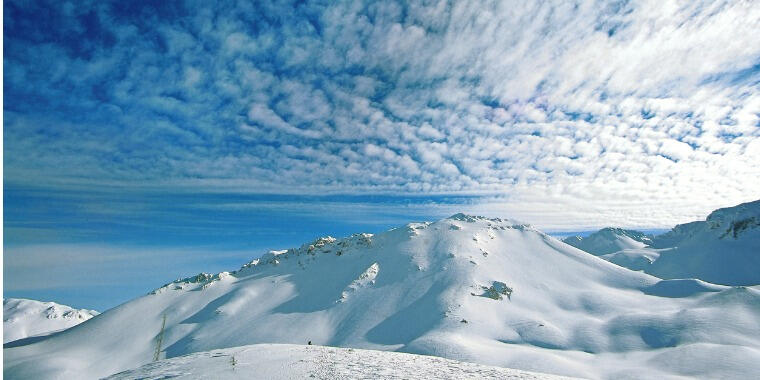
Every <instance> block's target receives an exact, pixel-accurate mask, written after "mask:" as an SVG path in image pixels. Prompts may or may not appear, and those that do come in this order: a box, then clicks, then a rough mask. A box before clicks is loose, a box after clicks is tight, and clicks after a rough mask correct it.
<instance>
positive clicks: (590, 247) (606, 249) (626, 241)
mask: <svg viewBox="0 0 760 380" xmlns="http://www.w3.org/2000/svg"><path fill="white" fill-rule="evenodd" d="M563 241H564V242H565V243H566V244H569V245H572V246H573V247H576V248H579V249H582V250H584V251H586V252H588V253H590V254H592V255H596V256H601V255H606V254H609V253H613V252H617V251H621V250H623V249H635V248H643V247H646V246H648V245H650V244H652V236H651V235H647V234H645V233H643V232H640V231H635V230H625V229H622V228H612V227H607V228H603V229H601V230H599V231H597V232H594V233H593V234H591V235H589V236H587V237H585V238H583V237H580V236H570V237H568V238H565V239H564V240H563Z"/></svg>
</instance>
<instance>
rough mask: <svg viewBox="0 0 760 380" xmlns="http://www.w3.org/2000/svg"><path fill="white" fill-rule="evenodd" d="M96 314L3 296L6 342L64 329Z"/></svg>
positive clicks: (94, 312)
mask: <svg viewBox="0 0 760 380" xmlns="http://www.w3.org/2000/svg"><path fill="white" fill-rule="evenodd" d="M96 315H98V312H97V311H95V310H86V309H79V310H78V309H73V308H71V307H69V306H66V305H60V304H57V303H55V302H40V301H34V300H27V299H19V298H4V299H3V344H5V343H8V342H13V341H17V340H19V339H24V338H30V337H31V338H34V337H40V336H44V335H48V334H52V333H55V332H57V331H61V330H65V329H67V328H69V327H71V326H75V325H78V324H80V323H82V322H84V321H86V320H88V319H90V318H92V317H94V316H96Z"/></svg>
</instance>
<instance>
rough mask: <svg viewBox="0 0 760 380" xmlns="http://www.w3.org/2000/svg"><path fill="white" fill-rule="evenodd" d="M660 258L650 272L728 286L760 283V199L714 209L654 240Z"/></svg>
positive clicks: (647, 269)
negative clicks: (704, 215)
mask: <svg viewBox="0 0 760 380" xmlns="http://www.w3.org/2000/svg"><path fill="white" fill-rule="evenodd" d="M652 246H653V247H655V248H660V254H659V258H657V260H655V261H654V262H653V263H652V265H651V266H650V267H649V268H646V269H645V270H646V272H647V273H651V274H653V275H655V276H658V277H661V278H684V277H693V278H699V279H702V280H705V281H709V282H714V283H718V284H725V285H757V284H760V201H754V202H749V203H744V204H740V205H738V206H735V207H728V208H722V209H719V210H715V211H713V212H712V213H711V214H710V215H709V216H707V219H706V220H704V221H698V222H691V223H686V224H680V225H678V226H676V227H675V228H673V229H672V230H671V231H670V232H667V233H665V234H662V235H659V236H657V237H655V238H654V239H653V242H652Z"/></svg>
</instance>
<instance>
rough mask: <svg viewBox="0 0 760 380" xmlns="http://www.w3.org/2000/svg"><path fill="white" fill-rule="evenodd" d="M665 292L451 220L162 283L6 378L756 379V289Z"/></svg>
mask: <svg viewBox="0 0 760 380" xmlns="http://www.w3.org/2000/svg"><path fill="white" fill-rule="evenodd" d="M659 283H661V281H660V280H659V279H657V278H654V277H652V276H649V275H647V274H643V273H638V272H633V271H630V270H628V269H625V268H622V267H619V266H617V265H614V264H611V263H609V262H607V261H605V260H602V259H600V258H598V257H595V256H593V255H590V254H588V253H586V252H583V251H581V250H579V249H576V248H574V247H571V246H569V245H567V244H564V243H562V242H561V241H559V240H556V239H554V238H552V237H550V236H548V235H546V234H544V233H542V232H540V231H537V230H535V229H534V228H532V227H531V226H529V225H525V224H521V223H517V222H514V221H510V220H505V219H487V218H483V217H475V216H469V215H463V214H457V215H454V216H452V217H451V218H447V219H443V220H440V221H438V222H434V223H411V224H408V225H406V226H403V227H400V228H396V229H393V230H390V231H387V232H385V233H381V234H377V235H369V234H357V235H353V236H350V237H348V238H345V239H334V238H329V237H328V238H322V239H318V240H316V241H314V242H311V243H307V244H304V245H303V246H301V247H299V248H296V249H288V250H282V251H272V252H270V253H268V254H266V255H264V256H262V257H261V258H260V259H257V260H253V261H252V262H250V263H248V264H246V265H244V266H243V267H241V268H240V269H239V270H237V271H231V272H223V273H220V274H216V275H210V274H201V275H198V276H194V277H190V278H186V279H182V280H178V281H175V282H172V283H169V284H167V285H166V286H163V287H161V288H160V289H157V290H155V291H154V292H151V294H148V295H146V296H143V297H140V298H138V299H135V300H133V301H131V302H128V303H126V304H123V305H121V306H119V307H117V308H114V309H111V310H109V311H107V312H105V313H103V314H102V315H100V316H99V317H98V318H94V319H92V320H90V321H88V322H85V323H83V324H81V325H78V326H76V327H74V328H71V329H69V330H65V331H64V332H62V333H60V334H56V335H55V336H52V337H50V338H49V339H46V340H43V341H40V342H36V343H34V344H29V345H26V346H22V347H14V348H10V349H6V350H5V351H4V353H5V362H4V374H5V376H6V377H7V378H43V379H44V378H53V377H72V378H97V377H102V376H107V375H110V374H113V373H116V372H120V371H123V370H126V369H129V368H134V367H138V366H140V365H143V364H145V363H149V362H151V361H152V360H153V359H154V357H156V356H158V357H159V358H164V357H167V358H171V357H177V356H181V355H185V354H188V353H193V352H204V351H210V350H215V349H221V348H228V347H237V346H243V345H249V344H259V343H294V344H304V343H306V342H308V341H312V342H313V343H314V344H318V345H327V346H342V347H354V348H365V349H376V350H388V351H403V352H408V353H418V354H427V355H435V356H441V357H445V358H451V359H457V360H464V361H471V362H477V363H481V364H486V365H498V366H503V367H511V368H518V369H524V370H533V371H540V372H546V373H554V374H561V375H570V376H578V377H585V378H620V377H633V378H636V377H638V378H662V377H665V376H668V375H675V376H694V375H695V374H696V375H699V376H702V377H722V378H746V377H751V375H752V374H754V373H758V371H760V291H758V289H756V288H730V287H716V286H712V285H709V284H707V285H702V284H700V283H696V284H695V283H690V282H683V283H680V282H666V283H663V284H662V285H659V286H658V284H659ZM681 288H684V289H681ZM156 353H158V355H156ZM726 357H731V358H732V360H731V362H730V363H726V362H725V360H724V358H726Z"/></svg>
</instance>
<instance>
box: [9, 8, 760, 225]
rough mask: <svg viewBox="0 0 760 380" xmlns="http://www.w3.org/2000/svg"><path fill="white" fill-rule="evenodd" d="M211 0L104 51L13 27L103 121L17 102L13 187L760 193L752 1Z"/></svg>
mask: <svg viewBox="0 0 760 380" xmlns="http://www.w3.org/2000/svg"><path fill="white" fill-rule="evenodd" d="M576 5H577V6H576ZM211 6H212V5H211V4H210V3H204V2H201V3H198V4H189V7H190V8H193V9H194V10H195V9H196V8H197V12H195V11H194V12H193V14H195V16H194V17H190V15H187V17H185V18H184V19H183V20H182V21H183V22H180V23H173V22H169V21H163V20H161V19H156V20H154V21H155V22H156V23H158V24H159V25H155V28H153V29H154V30H157V31H159V32H158V34H157V36H156V40H150V39H145V38H143V36H141V31H140V29H139V28H136V27H134V26H131V25H130V24H129V23H128V22H126V21H124V22H122V21H121V20H119V19H118V17H114V18H113V19H112V22H111V24H109V25H106V26H107V27H109V28H110V30H112V31H113V33H114V35H116V36H118V38H117V40H116V42H115V43H114V45H113V46H103V47H100V48H99V49H98V50H97V52H96V53H95V54H94V55H93V57H92V58H90V59H83V58H77V57H73V56H72V55H71V54H69V53H67V50H66V49H67V46H55V45H53V46H50V45H44V44H39V45H32V46H29V47H25V49H26V50H24V51H25V52H20V51H17V50H14V49H13V46H16V45H19V43H16V45H14V43H15V40H14V39H13V38H11V39H10V46H11V50H9V52H10V54H7V56H6V72H7V74H6V86H7V87H9V88H10V89H11V90H14V89H26V88H33V90H31V91H33V92H35V93H37V94H38V96H39V97H40V98H44V99H55V101H56V102H65V101H67V100H66V99H68V98H62V97H61V93H62V91H64V90H63V89H65V88H77V89H79V88H81V89H82V90H81V91H80V92H78V93H76V94H74V95H72V96H70V98H71V99H73V100H71V102H72V103H71V104H69V103H65V104H64V106H62V107H60V108H59V109H67V110H68V109H69V108H70V109H72V110H81V109H85V110H92V109H95V111H92V114H93V115H95V116H93V117H92V118H89V119H77V117H76V116H75V115H80V114H82V113H79V112H74V111H70V112H68V111H67V112H62V113H61V114H50V115H49V116H46V114H45V113H41V112H32V111H34V109H31V110H30V109H29V108H24V107H25V106H20V105H17V104H15V103H11V105H10V109H7V110H6V118H7V120H6V126H5V131H6V141H7V142H8V143H7V144H6V179H7V180H10V181H12V182H22V183H40V182H41V181H42V179H45V180H57V181H74V182H77V181H81V182H84V183H114V182H116V183H152V184H155V185H156V186H164V185H165V186H178V187H180V188H182V187H183V186H192V187H195V186H204V185H205V184H207V183H214V186H219V187H221V188H226V189H235V190H237V189H245V190H246V191H272V189H275V191H276V190H277V189H287V191H290V192H296V193H321V192H325V191H327V192H334V193H336V192H343V193H366V192H376V193H405V194H420V193H462V194H481V195H482V194H486V195H492V196H496V195H499V196H504V197H505V198H503V199H504V201H503V202H504V205H505V206H504V208H503V210H505V212H515V213H520V212H524V213H526V214H525V215H526V216H527V218H525V219H529V220H531V221H533V222H535V223H537V224H540V223H541V222H542V221H544V220H554V218H555V217H554V215H553V213H556V212H559V213H561V214H563V215H570V216H568V217H567V218H565V220H567V223H573V222H575V221H583V220H591V219H594V218H597V220H599V221H602V220H604V221H607V220H611V219H608V217H610V218H611V217H612V216H620V215H625V216H626V218H629V219H630V220H632V221H640V222H647V223H654V224H658V223H670V222H672V221H675V220H683V219H684V218H685V217H686V216H688V215H693V213H690V212H687V211H685V210H686V208H685V206H683V207H681V206H680V205H681V203H679V202H683V204H692V205H694V204H698V205H705V206H704V207H707V206H706V205H722V206H724V205H729V204H733V203H739V202H741V201H746V200H750V199H753V198H757V195H758V193H757V191H756V190H755V189H757V188H760V166H758V165H757V164H756V162H758V161H760V153H759V152H758V149H757V147H756V146H757V141H758V139H760V128H759V127H758V120H759V117H758V114H760V96H759V95H757V93H758V91H757V90H758V85H759V84H758V83H759V82H758V81H757V77H758V74H757V72H758V71H760V69H758V68H757V65H758V57H760V47H759V46H758V44H757V43H756V42H755V41H754V40H755V34H757V33H756V31H757V30H758V29H760V8H758V7H757V6H754V4H752V3H751V2H734V1H717V2H714V1H694V2H688V3H681V2H676V1H666V2H662V1H654V0H652V1H640V2H618V1H584V2H580V3H578V4H569V3H567V4H565V3H562V4H558V3H535V2H519V1H515V2H508V1H504V2H487V1H483V2H467V3H454V4H449V3H446V2H443V1H441V2H430V3H425V4H421V3H415V4H404V3H396V2H386V3H368V4H361V3H360V2H348V3H330V4H327V5H317V4H312V3H309V2H306V3H305V4H303V5H302V6H299V7H298V8H292V7H287V6H281V7H271V8H266V9H263V8H262V9H255V8H256V7H257V6H262V7H264V6H265V5H264V4H247V5H246V6H245V7H242V6H241V7H240V9H239V10H238V11H236V12H219V13H218V14H217V16H215V17H214V18H211V17H209V16H208V14H210V13H213V12H211V10H209V9H207V8H208V7H211ZM249 7H253V8H254V9H249ZM112 17H113V16H112ZM273 20H276V21H273ZM14 38H15V37H14ZM156 41H160V43H159V42H156ZM22 42H23V41H22ZM24 46H26V45H24ZM161 46H164V47H161ZM162 49H165V50H166V51H163V50H162ZM134 52H136V53H134ZM53 56H54V57H56V60H55V62H52V60H50V59H48V57H53ZM125 57H129V59H125ZM49 61H50V62H49ZM30 62H41V63H43V64H44V65H41V66H39V67H38V65H34V66H32V65H30V64H29V63H30ZM33 69H35V70H39V72H42V73H44V75H39V74H36V73H35V72H34V71H33ZM115 73H118V75H116V74H115ZM35 75H37V76H38V77H39V78H38V79H35V78H37V76H35ZM50 78H52V79H53V80H52V81H51V80H50ZM67 86H68V87H67ZM97 86H102V87H105V88H104V89H103V90H102V94H101V95H100V97H101V98H100V99H97V100H93V99H91V98H90V96H91V95H90V92H91V90H90V87H97ZM24 91H26V90H24ZM17 92H23V91H21V90H18V91H17ZM51 101H52V100H51ZM95 104H98V106H97V107H100V108H92V107H95V106H94V105H95ZM103 104H106V105H107V107H109V108H106V106H103ZM66 107H69V108H66ZM116 110H118V112H117V111H116ZM84 114H87V115H89V114H88V113H84ZM30 125H33V126H34V127H29V126H30ZM56 125H66V126H68V127H67V128H62V127H56ZM35 128H36V129H35ZM105 146H107V147H109V148H110V150H109V152H110V153H109V154H103V149H104V148H103V147H105ZM28 152H35V154H31V155H30V154H28ZM663 156H664V157H663ZM62 161H63V162H67V163H70V164H68V165H63V166H62V165H61V162H62ZM179 184H182V185H179ZM188 184H191V185H188ZM280 191H282V190H280ZM621 195H625V197H626V200H627V201H629V202H631V203H632V204H637V205H652V206H651V207H649V206H647V207H644V206H641V207H638V208H633V209H629V208H626V207H624V206H622V205H621V203H620V197H621ZM539 197H545V201H544V202H545V203H546V204H547V206H546V207H538V206H537V204H538V203H539ZM526 200H527V201H526ZM515 202H521V204H529V205H531V208H530V209H526V208H524V207H523V206H519V207H518V205H517V204H516V203H515ZM569 205H571V206H569ZM574 205H582V207H580V206H578V207H576V206H574ZM592 206H593V207H592ZM700 207H701V208H700V210H702V209H703V208H704V207H702V206H700ZM600 208H601V209H603V210H611V211H609V212H607V211H602V212H600ZM661 209H662V210H669V211H668V212H670V214H669V215H670V216H667V215H665V214H663V213H660V212H659V211H658V212H654V210H661ZM531 210H534V211H531ZM552 210H555V211H552ZM573 210H575V211H573ZM584 210H585V211H584ZM537 212H540V213H541V214H540V215H538V214H535V213H537ZM534 214H535V215H534ZM648 215H655V216H656V217H649V216H648ZM531 218H535V219H531ZM600 223H601V222H600Z"/></svg>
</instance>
